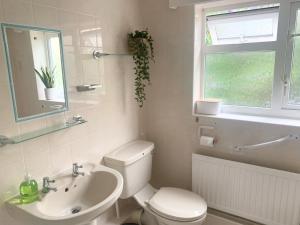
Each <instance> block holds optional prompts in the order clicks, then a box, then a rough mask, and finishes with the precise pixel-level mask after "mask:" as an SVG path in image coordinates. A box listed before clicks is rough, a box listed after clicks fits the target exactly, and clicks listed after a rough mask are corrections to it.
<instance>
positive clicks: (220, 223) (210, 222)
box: [97, 203, 254, 225]
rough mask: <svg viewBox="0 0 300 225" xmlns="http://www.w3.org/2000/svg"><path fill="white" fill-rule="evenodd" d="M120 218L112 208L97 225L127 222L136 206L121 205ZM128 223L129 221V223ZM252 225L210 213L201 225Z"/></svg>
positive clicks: (116, 224) (117, 224) (115, 224)
mask: <svg viewBox="0 0 300 225" xmlns="http://www.w3.org/2000/svg"><path fill="white" fill-rule="evenodd" d="M120 208H121V210H120V217H119V218H117V217H116V212H115V209H114V208H112V209H111V210H110V213H108V214H107V215H106V216H103V217H101V218H99V219H98V221H97V222H98V223H97V225H120V224H122V223H123V222H124V221H126V220H127V221H128V218H129V217H130V215H131V214H132V212H134V211H136V210H137V209H138V206H136V205H135V204H131V203H129V204H128V203H125V204H124V203H123V204H122V206H121V207H120ZM129 222H130V221H129ZM250 224H251V225H252V224H254V223H244V222H242V223H240V222H234V221H233V220H230V219H226V218H224V217H222V216H220V215H214V214H212V213H208V215H207V217H206V221H205V223H204V224H203V225H250Z"/></svg>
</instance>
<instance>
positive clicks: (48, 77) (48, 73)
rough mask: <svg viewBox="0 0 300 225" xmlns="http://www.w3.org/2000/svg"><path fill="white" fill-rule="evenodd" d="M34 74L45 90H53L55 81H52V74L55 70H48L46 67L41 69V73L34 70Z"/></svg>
mask: <svg viewBox="0 0 300 225" xmlns="http://www.w3.org/2000/svg"><path fill="white" fill-rule="evenodd" d="M34 71H35V72H36V74H37V75H38V76H39V78H40V79H41V81H42V82H43V84H44V85H45V87H46V88H53V87H54V83H55V79H54V72H55V68H53V69H52V70H51V69H48V67H46V66H45V68H43V67H41V71H38V70H37V69H34Z"/></svg>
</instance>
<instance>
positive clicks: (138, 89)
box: [128, 29, 154, 107]
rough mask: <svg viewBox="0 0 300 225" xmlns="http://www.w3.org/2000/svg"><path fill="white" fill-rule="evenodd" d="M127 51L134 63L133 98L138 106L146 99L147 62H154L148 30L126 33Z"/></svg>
mask: <svg viewBox="0 0 300 225" xmlns="http://www.w3.org/2000/svg"><path fill="white" fill-rule="evenodd" d="M128 46H129V51H130V52H131V54H132V55H133V60H134V63H135V67H134V70H135V73H134V74H135V76H136V77H135V82H134V85H135V99H136V101H137V102H138V104H139V106H140V107H143V104H144V101H145V100H146V94H145V87H146V85H148V84H150V73H149V68H150V67H149V63H150V60H152V61H153V62H154V49H153V39H152V37H151V35H150V34H149V33H148V30H147V29H146V30H142V31H138V30H136V31H135V32H133V33H129V34H128Z"/></svg>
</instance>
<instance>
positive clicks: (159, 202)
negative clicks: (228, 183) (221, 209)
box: [104, 140, 207, 225]
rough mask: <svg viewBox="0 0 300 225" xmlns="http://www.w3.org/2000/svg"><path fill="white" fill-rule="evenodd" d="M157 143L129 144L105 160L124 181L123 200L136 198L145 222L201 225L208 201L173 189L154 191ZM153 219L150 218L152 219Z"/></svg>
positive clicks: (107, 156) (166, 188) (185, 191)
mask: <svg viewBox="0 0 300 225" xmlns="http://www.w3.org/2000/svg"><path fill="white" fill-rule="evenodd" d="M153 149H154V144H153V143H151V142H147V141H141V140H138V141H133V142H130V143H127V144H125V145H123V146H121V147H119V148H118V149H116V150H115V151H113V152H111V153H109V154H108V155H106V156H105V157H104V162H105V165H106V166H108V167H111V168H113V169H115V170H117V171H119V172H120V173H121V174H122V175H123V178H124V187H123V192H122V194H121V198H122V199H126V198H129V197H133V198H134V199H135V200H136V201H137V202H138V203H139V204H140V206H142V207H143V208H144V212H145V215H143V216H144V217H146V218H148V219H146V221H149V220H152V222H151V223H150V224H151V225H155V224H153V221H155V222H156V223H158V224H159V225H200V224H202V223H203V222H204V220H205V217H206V212H207V204H206V202H205V201H204V200H203V199H202V198H201V197H200V196H199V195H197V194H195V193H193V192H191V191H187V190H183V189H179V188H171V187H163V188H161V189H159V190H156V189H154V188H153V187H152V186H151V185H150V184H149V183H148V182H149V181H150V178H151V169H152V152H153ZM149 217H150V219H149Z"/></svg>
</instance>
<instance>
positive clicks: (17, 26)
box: [1, 23, 69, 122]
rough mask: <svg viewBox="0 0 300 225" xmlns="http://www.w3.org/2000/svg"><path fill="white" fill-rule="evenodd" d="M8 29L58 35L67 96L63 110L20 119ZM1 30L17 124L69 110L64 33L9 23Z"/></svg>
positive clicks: (65, 94) (2, 26) (3, 24)
mask: <svg viewBox="0 0 300 225" xmlns="http://www.w3.org/2000/svg"><path fill="white" fill-rule="evenodd" d="M6 28H17V29H22V30H34V31H45V32H51V33H55V34H57V35H58V38H59V44H60V54H61V64H62V65H61V69H62V80H63V84H64V96H65V106H64V107H63V108H61V109H56V110H53V111H50V112H45V113H39V114H35V115H31V116H25V117H19V115H18V110H17V103H16V96H15V89H14V84H13V74H12V67H11V60H10V55H9V46H8V41H7V34H6ZM1 30H2V38H3V45H4V53H5V58H6V65H7V73H8V78H9V79H8V80H9V86H10V95H11V98H12V103H13V108H14V116H15V121H16V122H21V121H27V120H32V119H38V118H42V117H47V116H50V115H54V114H58V113H62V112H65V111H68V110H69V102H68V86H67V80H66V73H65V63H64V50H63V40H62V32H61V31H60V30H56V29H49V28H43V27H35V26H27V25H19V24H9V23H1Z"/></svg>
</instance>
